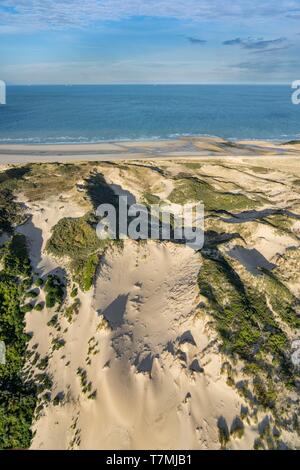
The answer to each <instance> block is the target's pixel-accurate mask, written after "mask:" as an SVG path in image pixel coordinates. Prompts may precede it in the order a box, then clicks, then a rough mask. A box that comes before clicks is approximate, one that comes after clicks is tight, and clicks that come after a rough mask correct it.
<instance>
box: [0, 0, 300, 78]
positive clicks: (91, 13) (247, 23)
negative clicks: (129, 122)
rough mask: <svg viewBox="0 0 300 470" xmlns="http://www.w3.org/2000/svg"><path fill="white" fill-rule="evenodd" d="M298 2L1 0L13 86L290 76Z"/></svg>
mask: <svg viewBox="0 0 300 470" xmlns="http://www.w3.org/2000/svg"><path fill="white" fill-rule="evenodd" d="M299 49H300V0H281V1H279V0H231V1H228V0H222V1H221V0H81V1H78V0H65V1H62V0H0V78H1V79H3V80H5V81H7V82H8V83H11V84H52V83H53V84H58V83H74V84H85V83H87V84H89V83H90V84H96V83H116V84H117V83H290V82H292V81H293V80H296V79H300V61H299Z"/></svg>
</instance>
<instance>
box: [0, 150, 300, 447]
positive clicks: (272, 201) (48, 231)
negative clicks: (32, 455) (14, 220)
mask: <svg viewBox="0 0 300 470" xmlns="http://www.w3.org/2000/svg"><path fill="white" fill-rule="evenodd" d="M294 159H295V157H293V158H292V157H287V160H286V163H285V164H284V163H283V162H282V160H281V158H279V160H277V159H276V158H274V159H268V161H267V162H266V163H265V164H263V162H262V160H261V159H259V158H252V157H251V159H250V158H249V159H233V158H228V159H227V158H223V159H220V158H218V159H215V160H213V159H210V160H203V161H201V160H199V161H195V160H193V161H182V162H181V161H176V162H175V161H163V162H160V161H155V163H154V162H153V163H152V162H142V161H138V162H131V163H129V162H122V163H113V164H105V163H97V164H96V163H95V164H91V163H90V164H76V165H75V164H74V165H73V164H70V165H57V164H53V165H46V166H41V167H40V166H39V165H33V166H32V168H31V170H30V171H28V172H27V173H26V175H25V177H22V179H21V180H20V182H14V186H13V188H14V194H16V195H17V200H18V201H19V202H21V203H22V204H23V205H25V212H26V213H27V214H28V215H30V217H29V218H28V219H27V221H26V222H25V223H24V224H23V225H20V226H18V228H17V231H18V232H20V233H22V234H24V235H25V236H26V239H27V244H28V248H29V254H30V256H31V261H32V265H33V278H34V282H35V286H37V285H38V283H37V281H38V280H39V279H41V281H40V287H39V288H36V289H35V290H36V291H37V294H36V295H37V297H36V298H35V300H34V301H33V305H37V304H39V305H42V307H41V308H40V310H39V311H37V310H32V311H28V313H26V316H25V320H26V331H27V333H29V334H30V337H31V339H30V341H29V343H28V354H27V360H26V365H25V368H24V376H25V377H26V376H27V377H30V378H31V380H34V381H35V382H36V384H37V386H38V403H37V407H36V410H35V415H34V419H33V424H32V431H33V439H32V442H31V448H32V449H219V448H225V447H226V448H229V449H253V448H262V449H263V448H278V449H283V448H286V447H289V448H298V447H299V446H300V438H299V428H300V426H299V424H298V418H297V415H298V413H299V369H298V368H297V366H296V365H295V364H294V363H293V362H292V358H297V357H298V346H297V345H298V342H297V341H298V339H299V338H300V333H299V327H300V320H299V292H300V286H299V278H298V273H299V267H300V257H299V218H300V205H299V202H300V195H299V177H300V174H298V173H300V172H299V171H298V170H297V169H296V168H295V165H294V164H293V162H292V161H294ZM283 169H285V171H284V172H283V171H282V170H283ZM297 171H298V173H297ZM39 172H41V173H42V174H43V175H46V174H47V178H48V182H49V185H48V187H47V188H42V187H41V191H43V193H42V195H39V184H41V183H39V181H41V176H40V175H39ZM66 178H67V179H66ZM18 184H20V186H17V187H16V185H18ZM57 187H62V188H63V190H62V193H61V194H57V190H56V188H57ZM0 189H1V188H0ZM114 194H128V195H130V197H131V198H132V200H136V201H139V202H145V203H147V204H151V203H157V201H159V200H161V201H163V202H170V203H184V202H189V201H199V200H203V201H204V202H205V206H206V214H205V215H206V237H205V245H204V248H203V250H201V252H195V251H193V250H192V249H190V248H188V247H186V246H185V245H182V244H177V243H175V242H174V241H147V242H144V241H143V242H142V241H132V240H125V241H124V242H123V243H122V244H121V243H109V244H107V245H105V244H104V245H103V244H101V243H100V242H99V240H97V237H96V232H95V230H94V229H93V230H91V227H92V228H93V227H94V225H93V224H94V222H95V221H94V219H93V211H94V209H95V208H96V207H97V205H98V204H99V202H100V201H101V200H103V198H108V199H109V201H110V202H114ZM53 275H54V281H53V279H52V278H51V276H53ZM55 276H57V278H56V277H55ZM49 278H50V280H51V279H52V280H51V282H49ZM53 282H54V284H53ZM56 283H57V284H56ZM49 286H50V287H49ZM53 286H54V287H53ZM50 294H51V296H52V297H51V298H50V299H49V296H50ZM53 296H54V299H53ZM51 302H52V303H53V302H54V305H52V304H51ZM50 304H51V305H50ZM47 305H50V306H47Z"/></svg>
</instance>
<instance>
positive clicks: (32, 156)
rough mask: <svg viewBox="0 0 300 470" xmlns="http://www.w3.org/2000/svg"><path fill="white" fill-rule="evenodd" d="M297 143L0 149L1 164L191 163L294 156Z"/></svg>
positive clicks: (207, 140)
mask: <svg viewBox="0 0 300 470" xmlns="http://www.w3.org/2000/svg"><path fill="white" fill-rule="evenodd" d="M299 152H300V143H297V142H293V143H286V142H278V143H275V142H267V141H240V142H238V141H234V142H232V141H226V140H223V139H219V138H214V137H201V138H196V137H194V138H192V137H190V138H188V137H186V138H182V139H178V140H167V141H155V140H154V141H128V142H127V141H124V142H111V143H109V142H103V143H98V144H73V145H70V144H61V145H0V164H9V163H12V164H13V163H14V164H22V163H35V162H36V163H41V162H53V161H56V162H66V161H75V160H76V161H98V160H101V161H110V160H138V159H168V158H171V159H173V158H179V159H194V158H196V159H197V158H201V157H206V156H218V157H230V156H234V157H242V156H245V157H246V156H264V157H267V156H275V155H277V156H287V155H288V156H297V155H298V154H299Z"/></svg>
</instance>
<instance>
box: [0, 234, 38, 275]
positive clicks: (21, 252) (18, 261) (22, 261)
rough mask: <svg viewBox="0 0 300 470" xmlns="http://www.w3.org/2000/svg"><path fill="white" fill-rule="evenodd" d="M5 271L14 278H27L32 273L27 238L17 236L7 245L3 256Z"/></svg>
mask: <svg viewBox="0 0 300 470" xmlns="http://www.w3.org/2000/svg"><path fill="white" fill-rule="evenodd" d="M2 260H3V265H4V271H5V272H6V273H9V274H11V275H13V276H21V277H25V276H28V275H29V274H30V273H31V264H30V259H29V256H28V252H27V244H26V238H25V236H24V235H21V234H16V235H14V236H13V237H12V239H11V240H10V241H8V242H7V243H6V244H5V249H4V255H3V258H2Z"/></svg>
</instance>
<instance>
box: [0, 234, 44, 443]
mask: <svg viewBox="0 0 300 470" xmlns="http://www.w3.org/2000/svg"><path fill="white" fill-rule="evenodd" d="M25 248H26V243H25V240H24V239H23V238H20V237H19V236H16V237H13V238H12V240H11V241H10V242H9V243H8V244H7V245H6V247H5V258H4V260H5V262H4V270H3V271H1V273H0V340H1V341H3V342H4V343H5V346H6V364H5V365H0V449H16V448H19V449H20V448H24V449H26V448H29V446H30V443H31V439H32V433H31V425H32V418H33V413H34V410H35V406H36V400H37V399H36V394H37V392H36V387H35V385H34V384H33V383H32V381H30V380H28V379H26V378H24V374H23V373H22V370H23V367H24V364H25V352H26V346H27V341H28V337H27V335H26V334H25V333H24V314H23V312H22V310H21V306H20V305H21V300H22V296H23V292H24V287H23V285H22V276H24V274H29V269H30V265H29V264H28V255H27V253H26V251H25Z"/></svg>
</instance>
